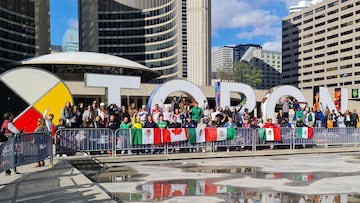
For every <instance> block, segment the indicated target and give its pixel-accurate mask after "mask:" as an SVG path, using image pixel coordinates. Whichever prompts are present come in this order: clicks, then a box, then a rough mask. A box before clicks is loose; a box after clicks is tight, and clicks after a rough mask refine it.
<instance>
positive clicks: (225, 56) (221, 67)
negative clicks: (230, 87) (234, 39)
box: [211, 46, 234, 74]
mask: <svg viewBox="0 0 360 203" xmlns="http://www.w3.org/2000/svg"><path fill="white" fill-rule="evenodd" d="M233 63H234V47H230V46H224V47H219V48H216V49H213V50H212V51H211V72H213V73H217V72H219V71H222V72H226V73H230V74H232V72H233Z"/></svg>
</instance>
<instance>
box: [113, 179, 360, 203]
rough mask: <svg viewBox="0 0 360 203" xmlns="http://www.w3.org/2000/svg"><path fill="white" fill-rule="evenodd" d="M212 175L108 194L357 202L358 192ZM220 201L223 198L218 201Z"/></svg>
mask: <svg viewBox="0 0 360 203" xmlns="http://www.w3.org/2000/svg"><path fill="white" fill-rule="evenodd" d="M216 181H217V180H216V179H205V180H170V181H159V182H150V183H146V184H144V185H139V186H138V187H137V188H136V189H137V190H138V192H136V193H121V192H120V193H113V194H111V196H112V197H113V198H114V199H115V200H117V201H118V202H124V201H126V202H132V201H140V202H157V201H163V200H168V199H171V198H173V197H178V196H190V197H195V198H196V199H198V198H200V197H201V196H216V197H218V198H221V199H223V200H224V202H226V203H227V202H229V203H230V202H231V203H233V202H249V203H250V202H254V203H255V202H256V203H260V202H261V203H268V202H274V203H275V202H289V203H305V202H314V203H315V202H316V203H320V202H321V203H327V202H328V203H347V202H349V203H350V202H360V195H349V194H331V195H329V194H327V195H321V194H319V195H302V194H292V193H283V192H276V191H271V190H266V189H260V190H257V189H247V188H238V187H233V186H226V185H225V186H223V185H216V184H214V182H216ZM222 202H223V201H222Z"/></svg>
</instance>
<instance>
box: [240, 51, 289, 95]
mask: <svg viewBox="0 0 360 203" xmlns="http://www.w3.org/2000/svg"><path fill="white" fill-rule="evenodd" d="M241 61H247V62H248V63H249V64H251V65H253V66H254V67H256V68H258V69H261V70H262V72H263V82H262V83H261V84H260V85H258V86H257V88H258V89H271V88H272V87H275V86H278V85H280V84H281V72H282V66H281V52H280V51H270V50H263V49H260V48H255V47H251V48H249V49H248V50H247V52H246V53H245V54H244V55H243V57H242V59H241Z"/></svg>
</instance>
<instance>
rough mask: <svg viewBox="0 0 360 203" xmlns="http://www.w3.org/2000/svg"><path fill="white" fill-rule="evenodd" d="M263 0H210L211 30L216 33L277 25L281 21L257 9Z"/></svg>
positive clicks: (267, 12)
mask: <svg viewBox="0 0 360 203" xmlns="http://www.w3.org/2000/svg"><path fill="white" fill-rule="evenodd" d="M257 3H259V4H260V5H263V4H264V0H257V1H249V2H248V1H244V0H226V1H224V0H212V28H213V32H215V33H216V31H217V30H218V29H224V28H246V27H261V26H265V25H269V24H274V23H278V22H279V21H280V20H281V19H280V18H279V17H278V16H276V15H272V14H271V13H270V12H269V11H267V10H264V9H261V8H258V6H259V4H257Z"/></svg>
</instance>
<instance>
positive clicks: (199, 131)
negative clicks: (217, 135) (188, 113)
mask: <svg viewBox="0 0 360 203" xmlns="http://www.w3.org/2000/svg"><path fill="white" fill-rule="evenodd" d="M186 131H187V134H188V138H189V143H201V142H205V132H204V128H187V129H186Z"/></svg>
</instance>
